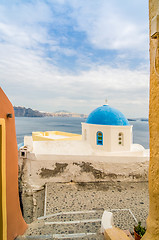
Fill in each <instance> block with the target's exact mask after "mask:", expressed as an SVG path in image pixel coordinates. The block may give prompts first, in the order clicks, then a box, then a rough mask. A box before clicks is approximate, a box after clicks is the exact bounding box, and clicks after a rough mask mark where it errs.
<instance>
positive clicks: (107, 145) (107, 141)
mask: <svg viewBox="0 0 159 240" xmlns="http://www.w3.org/2000/svg"><path fill="white" fill-rule="evenodd" d="M98 131H101V132H102V133H103V145H97V132H98ZM120 132H122V133H123V144H121V145H120V144H119V135H118V134H119V133H120ZM85 133H86V137H85ZM82 140H83V141H86V142H88V143H90V145H91V147H92V148H93V149H98V150H102V151H106V152H122V151H130V149H131V144H132V126H108V125H97V124H88V123H82Z"/></svg>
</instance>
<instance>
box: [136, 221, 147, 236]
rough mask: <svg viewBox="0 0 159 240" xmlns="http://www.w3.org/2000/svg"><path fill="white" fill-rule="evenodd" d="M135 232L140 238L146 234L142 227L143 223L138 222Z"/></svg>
mask: <svg viewBox="0 0 159 240" xmlns="http://www.w3.org/2000/svg"><path fill="white" fill-rule="evenodd" d="M134 230H135V232H136V233H137V234H138V235H139V236H140V237H142V236H143V235H144V234H145V232H146V228H145V227H142V226H141V222H138V225H136V226H134Z"/></svg>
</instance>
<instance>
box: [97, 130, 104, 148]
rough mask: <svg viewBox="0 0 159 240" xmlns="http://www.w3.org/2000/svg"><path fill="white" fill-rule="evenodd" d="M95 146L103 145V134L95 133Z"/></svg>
mask: <svg viewBox="0 0 159 240" xmlns="http://www.w3.org/2000/svg"><path fill="white" fill-rule="evenodd" d="M97 145H103V133H102V132H97Z"/></svg>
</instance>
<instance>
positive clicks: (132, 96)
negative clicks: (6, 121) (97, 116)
mask: <svg viewBox="0 0 159 240" xmlns="http://www.w3.org/2000/svg"><path fill="white" fill-rule="evenodd" d="M50 2H51V3H52V7H56V4H57V1H50ZM112 3H115V0H114V1H111V2H109V3H108V1H103V0H99V1H84V0H80V1H76V0H75V1H72V0H60V1H58V4H66V5H67V6H71V9H70V12H69V17H70V18H72V19H73V21H74V23H76V24H73V23H72V24H73V26H74V27H75V26H76V30H77V31H84V32H85V33H86V35H87V38H88V40H89V42H90V43H91V44H92V45H93V46H94V47H95V48H98V49H117V50H121V51H122V50H124V49H128V50H129V51H125V52H124V53H121V52H120V55H118V56H117V58H120V59H122V58H128V55H129V52H130V51H131V50H132V49H133V50H134V49H135V50H134V52H135V53H136V52H138V54H140V53H141V52H142V50H145V49H146V44H147V43H146V41H147V40H146V39H147V37H146V33H145V32H146V25H142V24H141V23H140V22H139V23H138V22H137V20H132V18H131V17H128V14H129V13H127V14H126V13H124V12H123V11H122V10H121V7H114V5H112ZM54 4H55V5H54ZM59 8H60V6H59ZM62 11H64V8H61V12H62ZM66 15H67V14H66ZM66 18H67V17H66ZM60 20H61V19H58V20H57V19H56V16H55V15H54V14H53V12H52V11H51V8H50V6H49V5H47V4H46V2H43V1H35V2H33V3H27V4H26V3H25V4H22V3H21V4H18V5H14V4H11V5H10V7H9V8H7V7H4V6H3V7H2V6H0V53H1V58H0V84H1V86H2V87H3V88H4V90H5V91H6V93H7V94H8V95H9V97H10V98H11V100H12V102H13V104H15V105H24V106H28V107H32V108H34V109H39V110H44V111H55V110H59V109H66V110H69V111H74V112H81V113H82V112H84V113H89V112H90V111H91V110H92V109H93V108H95V107H97V106H98V105H101V104H102V103H103V102H104V99H105V98H106V97H108V99H109V101H110V104H112V105H113V106H114V107H117V108H119V109H120V110H121V111H123V112H124V113H125V114H126V115H127V116H131V114H132V117H134V116H146V115H147V112H148V78H149V74H148V72H147V71H146V70H145V67H143V68H142V69H141V68H136V69H135V70H130V69H129V67H128V66H123V65H122V66H121V65H120V66H119V67H116V68H113V67H111V66H110V65H109V64H104V63H103V64H102V65H96V64H95V63H93V60H92V59H91V55H90V56H85V54H84V53H83V52H82V53H79V55H78V56H77V58H78V60H77V62H78V63H79V64H80V65H81V63H82V64H83V66H89V70H86V71H80V72H79V71H78V74H70V73H69V71H66V70H63V69H59V67H58V65H57V61H56V55H55V57H52V58H50V57H49V56H47V54H46V51H47V50H48V49H47V47H45V45H49V47H48V48H49V50H50V51H52V52H55V53H56V54H57V55H58V54H59V53H63V54H65V56H74V55H76V54H77V51H76V49H75V48H73V47H72V46H70V47H65V46H60V44H59V40H58V38H56V36H55V35H53V36H54V37H53V36H52V35H50V33H49V29H50V28H49V27H48V25H50V24H52V26H54V25H53V24H54V23H57V22H56V21H60ZM65 20H66V21H67V19H65V17H64V19H62V20H61V22H62V21H64V22H65ZM61 22H60V24H62V23H61ZM65 37H66V36H65V35H64V36H63V38H65ZM68 40H69V39H68ZM116 65H117V64H116ZM144 66H145V65H144ZM130 106H131V107H132V108H131V109H130ZM145 106H146V108H145Z"/></svg>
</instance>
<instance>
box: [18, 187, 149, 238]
mask: <svg viewBox="0 0 159 240" xmlns="http://www.w3.org/2000/svg"><path fill="white" fill-rule="evenodd" d="M46 190H47V191H46V202H45V210H44V215H45V216H44V217H42V218H39V219H38V220H37V221H35V222H33V223H32V224H30V225H29V229H28V230H27V232H26V234H25V236H23V237H19V238H18V239H19V240H20V239H24V238H25V239H61V238H63V239H92V240H95V239H97V240H98V239H103V236H102V235H101V234H100V226H101V222H100V221H101V217H102V214H103V211H104V210H111V211H112V212H113V217H114V224H115V226H118V227H120V228H122V229H129V230H130V231H131V232H132V231H133V227H134V225H135V224H136V221H139V220H141V222H143V223H144V224H145V220H146V218H147V215H148V183H147V182H142V183H121V182H103V183H101V182H100V183H48V184H47V189H46Z"/></svg>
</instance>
